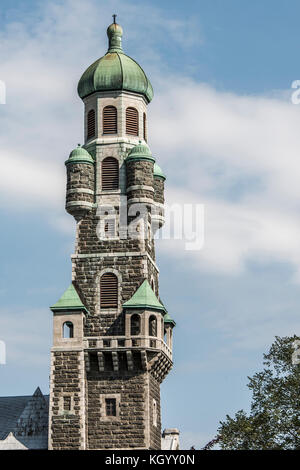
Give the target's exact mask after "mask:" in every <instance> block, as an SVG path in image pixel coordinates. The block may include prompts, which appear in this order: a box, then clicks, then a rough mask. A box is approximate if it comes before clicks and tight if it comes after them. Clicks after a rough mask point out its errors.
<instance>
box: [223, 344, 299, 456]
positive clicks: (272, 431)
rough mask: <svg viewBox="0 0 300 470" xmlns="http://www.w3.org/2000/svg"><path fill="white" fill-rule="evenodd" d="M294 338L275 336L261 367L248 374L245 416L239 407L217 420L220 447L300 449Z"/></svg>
mask: <svg viewBox="0 0 300 470" xmlns="http://www.w3.org/2000/svg"><path fill="white" fill-rule="evenodd" d="M299 339H300V338H299V337H297V336H294V337H283V338H280V337H276V339H275V342H274V343H273V344H272V346H271V348H270V351H269V352H268V354H264V361H263V364H264V370H263V371H262V372H258V373H256V374H255V375H254V376H253V377H252V378H250V377H249V384H248V387H249V389H250V390H251V391H252V403H251V411H250V413H249V416H248V415H247V414H246V413H245V412H244V411H243V410H240V411H238V412H237V413H236V415H235V417H234V418H231V417H230V416H228V415H227V417H226V421H224V422H221V423H220V427H219V429H218V443H219V446H220V447H221V448H222V449H232V450H265V449H284V450H288V449H295V450H296V449H297V450H300V364H293V361H292V355H293V353H294V352H295V349H294V347H293V343H294V341H295V340H299Z"/></svg>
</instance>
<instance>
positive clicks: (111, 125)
mask: <svg viewBox="0 0 300 470" xmlns="http://www.w3.org/2000/svg"><path fill="white" fill-rule="evenodd" d="M117 132H118V114H117V108H115V107H114V106H105V108H103V134H116V133H117Z"/></svg>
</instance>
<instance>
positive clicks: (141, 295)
mask: <svg viewBox="0 0 300 470" xmlns="http://www.w3.org/2000/svg"><path fill="white" fill-rule="evenodd" d="M123 307H124V308H139V309H140V308H143V309H146V308H149V309H151V310H160V311H161V312H166V309H165V307H164V306H163V305H162V304H161V303H160V301H159V300H158V298H157V297H156V295H155V294H154V292H153V290H152V288H151V286H150V284H149V282H148V281H147V279H145V280H144V282H143V283H142V284H141V285H140V287H139V288H138V290H137V291H136V292H135V294H133V296H132V297H131V298H130V299H129V300H127V302H125V303H124V304H123Z"/></svg>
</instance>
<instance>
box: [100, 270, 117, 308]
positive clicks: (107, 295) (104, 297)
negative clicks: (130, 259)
mask: <svg viewBox="0 0 300 470" xmlns="http://www.w3.org/2000/svg"><path fill="white" fill-rule="evenodd" d="M100 307H101V308H118V278H117V276H116V275H115V274H113V273H105V274H103V275H102V276H101V279H100Z"/></svg>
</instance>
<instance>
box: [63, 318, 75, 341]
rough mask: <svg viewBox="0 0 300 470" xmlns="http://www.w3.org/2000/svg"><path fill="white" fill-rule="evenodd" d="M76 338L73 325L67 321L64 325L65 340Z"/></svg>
mask: <svg viewBox="0 0 300 470" xmlns="http://www.w3.org/2000/svg"><path fill="white" fill-rule="evenodd" d="M73 337H74V327H73V323H72V322H70V321H66V322H65V323H64V324H63V338H73Z"/></svg>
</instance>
